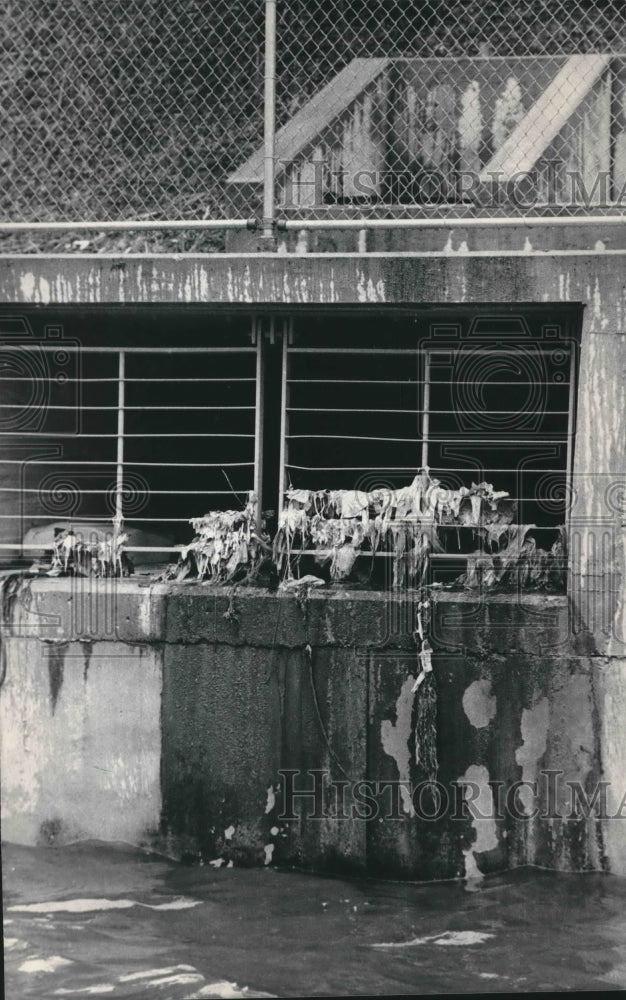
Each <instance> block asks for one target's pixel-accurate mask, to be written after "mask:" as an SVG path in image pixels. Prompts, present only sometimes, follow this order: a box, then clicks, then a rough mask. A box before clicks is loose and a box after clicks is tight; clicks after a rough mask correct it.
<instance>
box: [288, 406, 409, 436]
mask: <svg viewBox="0 0 626 1000" xmlns="http://www.w3.org/2000/svg"><path fill="white" fill-rule="evenodd" d="M368 412H372V411H369V410H368ZM411 412H413V411H411ZM302 438H306V439H312V438H315V439H319V440H322V441H395V442H397V443H398V444H420V443H421V441H420V439H419V438H395V437H369V436H368V437H360V436H358V435H356V434H287V440H288V441H296V440H298V439H302Z"/></svg>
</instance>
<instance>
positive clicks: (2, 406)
mask: <svg viewBox="0 0 626 1000" xmlns="http://www.w3.org/2000/svg"><path fill="white" fill-rule="evenodd" d="M25 405H26V404H25V403H0V410H23V409H24V407H25ZM41 409H42V410H45V411H46V412H47V411H48V410H76V409H78V407H77V406H76V404H75V403H74V404H73V405H71V406H70V405H66V406H62V405H56V404H52V405H48V404H47V403H44V404H42V406H41ZM109 410H113V411H114V412H115V413H117V411H118V410H119V406H104V405H103V406H81V407H80V412H81V413H89V412H90V411H97V412H99V413H100V412H104V411H109ZM131 410H134V411H139V412H141V413H145V412H148V411H150V412H151V411H152V410H159V411H160V410H165V411H167V412H169V411H171V410H176V411H178V410H220V411H222V410H223V411H225V412H226V411H230V410H254V406H230V405H228V406H226V405H224V406H184V405H182V404H181V405H180V406H126V405H124V413H128V412H130V411H131ZM470 412H471V413H473V412H474V410H471V411H470ZM494 412H495V411H494Z"/></svg>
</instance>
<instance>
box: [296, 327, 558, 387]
mask: <svg viewBox="0 0 626 1000" xmlns="http://www.w3.org/2000/svg"><path fill="white" fill-rule="evenodd" d="M296 332H297V331H296ZM503 337H506V335H505V334H502V335H501V337H500V340H498V341H497V342H496V343H494V346H493V347H471V346H469V345H468V344H463V345H461V346H456V347H455V346H452V347H372V348H369V347H290V348H288V351H289V354H319V355H321V354H368V355H369V354H411V355H416V354H428V355H431V356H432V355H433V354H466V355H469V356H470V357H472V358H473V357H476V356H482V355H485V356H486V357H489V358H498V359H500V358H508V357H511V356H512V355H513V356H515V355H518V354H519V355H520V356H521V357H528V355H529V353H532V355H533V356H535V355H536V354H537V353H538V352H540V351H545V352H546V353H553V352H554V351H556V350H558V351H562V352H563V353H567V351H568V348H567V347H566V346H563V345H562V344H558V343H557V344H552V345H550V346H548V345H547V344H540V343H537V342H536V341H533V342H532V343H530V344H529V345H528V347H526V348H523V347H508V346H507V345H506V344H503V343H502V338H503ZM505 384H507V385H508V383H505ZM532 384H533V385H534V384H535V383H532ZM557 384H558V385H560V384H561V383H557ZM470 385H474V383H473V382H471V383H470Z"/></svg>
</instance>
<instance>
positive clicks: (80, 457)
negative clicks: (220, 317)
mask: <svg viewBox="0 0 626 1000" xmlns="http://www.w3.org/2000/svg"><path fill="white" fill-rule="evenodd" d="M257 326H258V324H257V320H256V319H252V320H251V328H250V333H249V337H248V343H247V344H246V343H245V342H244V343H242V338H241V337H233V341H234V342H233V343H232V344H230V345H228V346H180V347H174V346H163V347H160V346H150V347H144V346H138V345H137V344H135V345H133V344H132V343H128V344H124V346H123V347H117V346H90V345H82V344H73V343H71V342H69V343H68V342H65V341H64V342H63V343H62V344H58V343H53V342H52V343H50V342H49V343H47V344H46V343H38V344H34V343H33V344H28V343H24V342H20V343H17V344H4V345H3V350H2V352H1V353H2V362H3V371H5V372H6V371H9V372H11V369H12V368H15V365H14V364H13V365H12V360H11V358H12V357H14V358H17V359H18V360H19V366H20V368H21V369H22V374H19V375H16V374H15V373H12V374H10V375H4V376H3V379H2V382H3V391H2V402H0V420H1V421H2V427H1V429H0V437H1V438H2V441H3V457H2V463H1V464H0V473H1V475H0V499H1V503H0V534H1V535H2V541H1V542H0V551H1V552H4V553H11V554H12V555H13V556H14V557H15V556H16V555H18V554H19V553H24V554H28V553H29V552H31V553H32V552H43V551H49V550H50V549H51V547H52V544H51V543H52V537H53V536H52V534H51V531H52V530H53V529H60V528H62V527H67V528H72V529H73V530H74V531H75V532H77V533H82V534H85V535H86V536H89V534H90V533H91V534H93V533H94V532H95V533H96V534H98V530H99V528H98V526H100V527H101V530H102V533H103V535H108V536H110V535H111V533H112V532H113V533H116V532H119V531H121V530H124V531H126V532H128V531H129V530H130V531H131V536H130V538H129V541H128V543H127V544H126V545H125V546H124V548H125V551H127V552H131V553H132V552H135V553H145V552H158V553H167V552H175V551H176V550H177V548H179V546H180V544H181V543H182V542H185V541H188V540H189V538H190V537H191V535H192V531H191V529H190V528H189V527H188V525H189V521H190V518H192V517H194V516H195V517H198V516H202V515H203V514H205V513H206V512H207V511H208V510H210V509H213V508H215V507H217V508H219V509H224V508H226V507H230V508H233V507H234V508H236V509H238V508H240V507H243V506H244V505H245V503H246V501H247V498H248V494H249V493H250V492H255V493H256V494H257V495H258V494H260V491H261V487H262V468H261V463H262V440H261V419H262V403H261V392H262V347H263V345H262V338H261V337H260V336H258V335H257ZM60 353H62V354H63V356H64V357H65V358H67V359H69V361H68V363H69V364H70V366H71V367H72V374H70V375H67V374H64V376H63V378H62V379H60V378H54V377H52V376H51V373H50V371H48V372H47V373H46V374H47V377H46V379H45V383H44V388H45V390H46V396H47V398H46V399H45V400H43V401H42V400H34V399H33V386H34V385H38V384H41V383H40V379H41V373H39V372H38V362H40V361H43V364H44V365H46V364H48V362H47V360H46V359H47V358H48V357H49V356H50V355H53V356H56V357H58V356H59V355H60ZM78 362H79V363H78ZM85 396H86V397H88V398H87V400H85V399H84V398H83V397H85ZM59 400H62V401H61V402H59ZM12 454H14V456H15V457H11V456H12ZM146 532H147V533H148V534H146Z"/></svg>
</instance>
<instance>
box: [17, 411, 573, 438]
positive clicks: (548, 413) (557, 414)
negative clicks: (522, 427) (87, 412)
mask: <svg viewBox="0 0 626 1000" xmlns="http://www.w3.org/2000/svg"><path fill="white" fill-rule="evenodd" d="M0 408H1V407H0ZM49 409H52V407H49ZM94 409H97V407H94ZM127 409H128V407H127ZM234 409H236V407H234ZM287 409H288V410H290V411H291V412H292V413H363V412H366V413H418V414H420V413H421V412H422V411H421V410H391V409H390V410H374V409H371V408H370V407H367V409H366V410H365V411H364V408H363V407H358V408H356V409H335V408H334V407H328V406H325V407H321V406H318V407H314V406H312V407H307V406H289V407H287ZM481 412H482V411H481V410H429V411H428V413H429V415H430V416H431V417H432V416H440V417H442V416H455V415H456V414H461V413H462V414H471V415H472V416H477V415H479V414H480V413H481ZM521 412H522V413H523V415H524V416H525V417H526V416H537V415H538V414H542V415H543V416H544V417H567V416H568V414H569V411H568V410H547V409H546V410H523V411H521ZM488 413H489V416H492V415H493V414H495V415H498V416H512V415H513V414H515V413H520V410H491V409H490V410H489V411H488ZM314 436H315V437H332V435H325V434H321V435H314ZM300 437H302V435H300ZM372 440H376V439H375V438H373V439H372Z"/></svg>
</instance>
